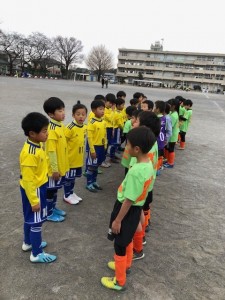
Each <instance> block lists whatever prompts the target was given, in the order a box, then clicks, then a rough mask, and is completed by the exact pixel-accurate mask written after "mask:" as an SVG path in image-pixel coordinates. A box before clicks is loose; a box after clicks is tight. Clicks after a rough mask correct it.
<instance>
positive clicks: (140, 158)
mask: <svg viewBox="0 0 225 300" xmlns="http://www.w3.org/2000/svg"><path fill="white" fill-rule="evenodd" d="M124 94H125V93H124ZM137 94H138V93H137ZM139 94H141V93H139ZM137 96H138V95H136V97H134V99H132V101H131V106H130V107H127V108H126V110H125V111H126V112H127V117H128V119H129V120H127V121H126V122H125V117H124V116H123V113H122V112H123V111H124V99H123V101H121V100H120V99H122V98H121V97H118V95H117V98H115V96H114V97H113V96H112V94H111V95H110V96H109V95H108V96H106V99H105V100H106V101H105V102H103V101H102V100H104V99H100V97H99V96H97V97H96V99H95V100H94V101H92V103H91V110H92V112H91V113H92V116H90V117H89V122H88V125H87V127H86V125H84V121H85V118H86V115H87V108H86V107H85V106H84V105H83V104H80V103H78V104H76V105H75V106H74V107H73V118H74V120H73V121H72V122H71V123H70V124H69V125H68V126H67V127H66V128H64V125H63V123H62V121H63V120H64V118H65V111H64V107H65V106H64V103H63V101H62V100H60V99H58V98H55V97H51V98H49V99H48V100H46V101H45V103H44V110H45V112H46V113H47V115H48V116H49V117H50V121H49V120H48V119H47V118H46V117H45V116H43V115H42V114H40V113H30V114H28V115H27V116H26V117H25V118H24V119H23V121H22V128H23V130H24V133H25V135H26V136H27V137H28V139H27V141H26V142H25V144H24V147H23V149H22V151H21V154H20V166H21V180H20V186H21V195H22V202H23V212H24V243H23V245H22V249H23V250H24V251H29V250H32V252H31V256H30V260H31V261H32V262H52V261H54V260H55V259H56V256H54V255H51V254H47V253H45V252H44V251H43V248H44V247H46V245H47V243H46V242H45V241H42V239H41V227H42V223H43V222H44V221H45V220H46V219H47V220H49V221H53V222H59V221H63V220H64V218H65V215H66V212H64V211H62V210H60V209H58V208H57V207H56V200H57V191H58V189H59V188H60V187H62V186H64V200H65V201H67V202H68V203H70V204H76V203H77V202H78V201H81V200H82V199H81V198H80V197H79V196H77V195H76V194H75V193H74V185H75V178H76V177H80V176H81V174H82V166H83V158H84V153H85V139H86V134H87V140H88V143H87V147H86V148H87V149H86V151H87V159H86V170H87V186H86V188H87V189H88V190H89V191H91V192H97V191H98V190H101V189H102V187H101V186H100V185H99V184H98V183H97V174H98V166H99V165H101V164H102V163H103V162H104V161H105V157H106V154H107V151H108V146H110V152H109V153H110V157H111V159H112V158H115V159H116V156H115V152H116V149H117V148H118V147H119V145H120V132H121V131H122V129H123V131H124V134H125V137H126V139H127V145H126V148H125V150H124V154H123V159H122V164H123V165H124V160H125V161H129V164H128V165H127V164H125V167H126V168H127V169H129V172H128V174H127V175H126V177H125V179H124V182H123V183H122V184H121V186H120V188H119V190H118V202H119V206H118V205H117V204H118V203H117V202H116V203H117V204H116V205H115V207H114V211H113V213H112V217H111V221H110V230H112V233H113V234H115V252H116V256H115V257H116V259H119V261H120V263H119V264H118V263H117V262H118V260H116V259H115V262H114V261H113V262H110V263H109V265H108V266H109V267H110V268H112V269H115V270H116V277H115V278H113V280H111V279H109V278H103V279H102V283H103V284H104V285H105V286H107V287H109V288H115V289H119V290H122V289H123V288H124V284H125V283H124V276H125V275H124V265H126V268H125V274H126V269H129V268H130V265H131V260H132V259H133V258H135V256H136V258H137V259H139V258H142V257H143V251H142V248H143V236H144V233H145V227H146V225H148V220H149V218H150V216H149V215H150V207H149V204H150V202H151V201H152V189H153V184H154V181H155V178H156V171H157V168H158V165H159V163H158V143H157V142H155V140H156V138H158V137H160V133H161V131H160V129H161V119H160V118H159V117H161V116H160V114H162V115H163V114H164V112H163V111H162V109H160V107H161V106H160V103H161V102H162V101H161V102H160V101H157V102H156V103H155V111H156V112H157V109H158V110H159V114H158V115H159V116H158V117H157V116H156V114H155V113H153V112H151V111H142V110H141V108H143V110H145V108H144V106H143V105H144V104H147V105H145V106H146V109H147V110H152V109H153V103H152V102H151V101H150V102H145V103H143V102H144V101H143V95H140V97H139V100H138V101H137V100H136V99H138V98H137ZM110 97H111V100H109V98H110ZM103 98H104V97H103ZM113 98H114V99H113ZM112 99H113V100H112ZM140 99H141V100H140ZM145 101H146V100H145ZM147 101H148V100H147ZM174 101H175V102H174ZM133 102H134V103H133ZM157 103H158V104H157ZM168 103H169V105H170V109H171V113H170V115H172V114H173V109H174V108H173V107H174V106H176V105H175V104H176V103H177V99H175V100H174V99H171V100H170V101H169V102H168ZM174 103H175V104H174ZM132 106H133V108H132ZM135 106H137V107H135ZM184 106H185V103H184ZM121 108H122V109H121ZM107 111H108V115H109V118H108V122H109V123H108V126H107ZM121 115H122V116H123V117H122V116H121ZM103 117H104V119H105V120H104V119H103ZM182 118H183V119H182V121H183V122H188V119H187V113H186V111H185V109H184V110H183V114H182ZM120 122H121V123H120ZM124 123H125V126H123V125H124ZM118 124H119V125H118ZM120 124H121V125H120ZM176 124H177V123H176ZM139 126H140V128H137V129H136V128H134V129H132V128H133V127H139ZM143 126H145V127H143ZM174 126H175V125H174ZM174 126H173V121H172V128H173V127H174ZM146 127H147V128H149V129H148V130H147V131H146ZM184 130H185V128H184ZM152 132H153V133H154V134H152ZM182 132H185V131H182ZM174 135H175V134H174ZM182 135H183V139H184V138H185V134H183V133H182V134H181V137H182ZM172 136H173V132H172ZM164 139H165V136H164ZM160 140H162V138H161V139H160ZM42 143H44V147H45V150H44V149H43V144H42ZM170 143H172V142H171V140H169V146H170ZM169 150H170V148H168V152H169V153H171V152H170V151H169ZM128 156H130V157H135V158H136V160H134V159H128ZM111 161H112V160H111ZM112 162H113V161H112ZM140 162H141V163H144V164H146V165H144V164H139V163H140ZM168 164H169V165H173V164H171V161H170V160H169V156H168ZM142 167H143V169H142ZM146 168H147V169H148V171H147V170H146ZM136 169H137V170H136ZM141 174H142V176H141ZM146 176H147V177H146ZM141 178H142V179H141ZM125 200H127V201H128V202H127V201H125ZM122 203H125V204H122ZM126 204H129V205H130V207H131V206H132V207H133V206H134V207H139V208H138V211H137V214H136V213H135V215H136V217H137V216H138V218H137V219H138V223H139V225H138V227H137V226H136V228H133V229H132V230H130V229H129V228H130V226H129V224H130V221H131V220H132V218H133V217H132V216H133V213H131V219H129V218H128V223H127V224H128V225H127V229H126V230H130V231H129V234H128V235H127V233H126V230H125V231H124V234H123V235H122V237H121V234H120V233H121V229H120V228H121V226H122V224H125V222H124V220H125V219H124V218H126V217H128V215H130V214H129V213H127V212H128V211H129V212H130V209H129V205H128V206H126ZM123 206H126V209H127V210H124V209H123ZM142 208H143V209H142ZM134 210H136V208H135V209H134ZM140 215H141V217H140ZM137 219H135V220H136V221H135V222H134V224H136V223H137ZM115 220H116V221H115ZM122 220H123V222H122ZM143 220H144V221H143ZM123 226H124V225H123ZM125 227H126V226H125ZM133 227H135V226H133ZM136 229H137V230H136ZM133 230H135V232H133ZM130 237H131V240H132V241H134V243H133V244H131V241H130ZM124 238H125V241H124ZM117 240H118V241H119V242H118V243H116V241H117ZM128 242H129V243H128ZM127 243H128V244H129V247H128V248H129V251H128V250H126V246H128V244H127ZM118 247H119V248H118ZM121 247H122V249H121ZM140 249H141V250H140ZM133 250H134V255H133ZM124 251H125V252H124ZM126 251H128V252H129V259H128V258H126V259H127V260H128V262H127V261H126V263H125V259H124V257H123V256H125V255H124V253H126ZM117 256H118V257H117ZM121 257H122V258H121ZM122 261H123V268H122V269H121V268H120V267H121V262H122ZM118 270H120V271H118ZM121 270H122V273H121ZM117 271H118V272H119V273H118V272H117ZM118 274H119V275H118ZM121 274H122V275H121ZM121 276H122V277H121ZM119 278H122V280H120V279H119ZM125 281H126V280H125Z"/></svg>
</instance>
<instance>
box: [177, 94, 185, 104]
mask: <svg viewBox="0 0 225 300" xmlns="http://www.w3.org/2000/svg"><path fill="white" fill-rule="evenodd" d="M175 99H176V100H178V101H179V103H180V104H181V103H183V102H184V101H185V98H184V97H182V96H176V97H175Z"/></svg>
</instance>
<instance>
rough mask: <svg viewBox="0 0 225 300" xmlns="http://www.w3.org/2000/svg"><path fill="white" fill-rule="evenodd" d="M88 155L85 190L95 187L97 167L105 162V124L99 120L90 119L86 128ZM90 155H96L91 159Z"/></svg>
mask: <svg viewBox="0 0 225 300" xmlns="http://www.w3.org/2000/svg"><path fill="white" fill-rule="evenodd" d="M87 139H88V143H87V146H88V154H87V159H86V165H87V188H88V187H89V186H90V187H91V189H92V187H93V186H95V187H97V186H98V185H97V182H96V180H97V174H98V167H99V166H100V165H101V164H102V163H103V161H105V150H106V148H107V136H106V123H105V121H104V120H103V119H101V118H96V117H94V118H92V119H91V121H90V122H89V123H88V126H87ZM91 153H96V158H95V159H92V157H91Z"/></svg>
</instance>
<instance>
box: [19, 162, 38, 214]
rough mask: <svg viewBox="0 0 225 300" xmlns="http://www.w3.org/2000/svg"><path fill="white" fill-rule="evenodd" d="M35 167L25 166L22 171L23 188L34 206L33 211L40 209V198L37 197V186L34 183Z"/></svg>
mask: <svg viewBox="0 0 225 300" xmlns="http://www.w3.org/2000/svg"><path fill="white" fill-rule="evenodd" d="M34 179H35V167H30V166H27V167H26V166H24V167H23V171H22V180H23V188H24V190H25V192H26V195H27V198H28V200H29V202H30V205H31V207H32V211H39V210H40V200H39V198H38V197H37V187H36V186H35V184H34V181H35V180H34Z"/></svg>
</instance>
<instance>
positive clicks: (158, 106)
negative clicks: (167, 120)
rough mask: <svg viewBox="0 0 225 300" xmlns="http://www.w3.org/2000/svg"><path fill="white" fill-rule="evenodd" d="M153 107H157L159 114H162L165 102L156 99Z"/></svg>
mask: <svg viewBox="0 0 225 300" xmlns="http://www.w3.org/2000/svg"><path fill="white" fill-rule="evenodd" d="M155 108H157V109H158V110H159V111H160V113H161V114H164V112H165V108H166V104H165V102H164V101H161V100H157V101H155Z"/></svg>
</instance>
